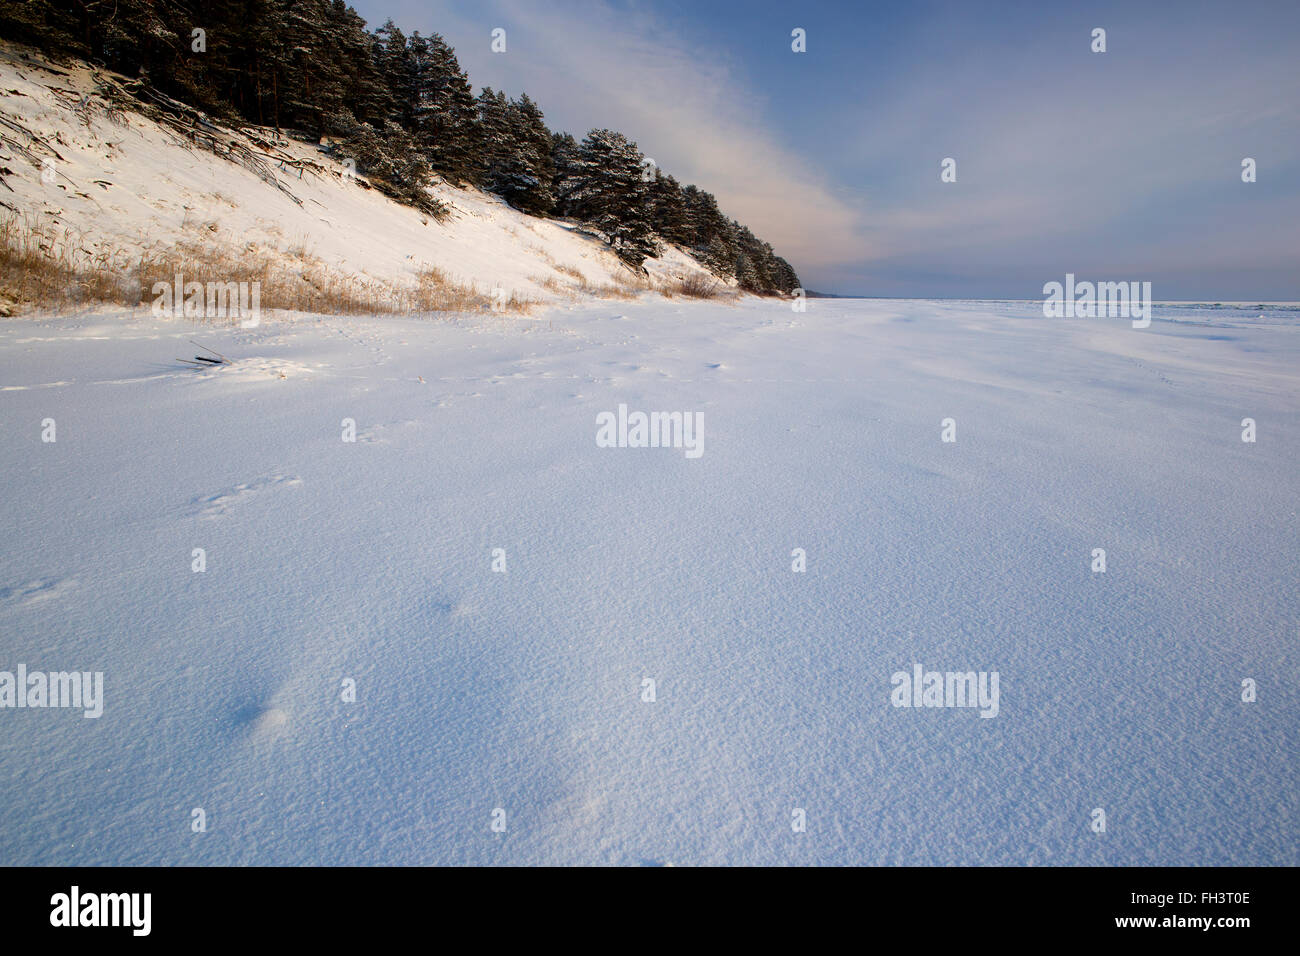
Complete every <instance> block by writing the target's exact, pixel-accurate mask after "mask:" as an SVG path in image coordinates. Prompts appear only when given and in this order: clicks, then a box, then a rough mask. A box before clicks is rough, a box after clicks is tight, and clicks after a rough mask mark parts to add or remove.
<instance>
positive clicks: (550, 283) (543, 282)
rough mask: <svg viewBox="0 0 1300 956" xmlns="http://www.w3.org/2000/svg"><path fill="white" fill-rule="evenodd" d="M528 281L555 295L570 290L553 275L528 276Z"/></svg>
mask: <svg viewBox="0 0 1300 956" xmlns="http://www.w3.org/2000/svg"><path fill="white" fill-rule="evenodd" d="M528 281H530V282H535V283H537V284H538V285H539V286H541V287H542V288H543V289H546V290H547V291H548V292H554V293H555V294H556V295H563V294H564V293H565V292H571V291H572V290H571V289H569V288H567V287H566V286H564V285H561V284H560V280H559V279H557V278H555V276H529V277H528Z"/></svg>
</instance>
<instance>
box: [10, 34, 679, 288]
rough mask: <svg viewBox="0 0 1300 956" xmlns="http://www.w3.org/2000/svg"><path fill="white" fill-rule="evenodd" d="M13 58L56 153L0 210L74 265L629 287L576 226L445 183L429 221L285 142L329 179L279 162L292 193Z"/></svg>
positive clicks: (660, 276)
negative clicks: (424, 274) (145, 259)
mask: <svg viewBox="0 0 1300 956" xmlns="http://www.w3.org/2000/svg"><path fill="white" fill-rule="evenodd" d="M19 55H20V54H19V52H18V48H15V47H13V46H11V45H8V44H0V89H3V90H4V96H3V111H4V113H5V114H6V115H7V116H8V117H10V118H12V119H13V120H15V121H16V122H18V123H19V124H20V125H21V126H23V127H25V128H27V129H30V130H32V131H33V132H37V133H38V134H39V135H41V136H43V137H44V138H46V139H47V140H49V141H50V142H51V143H53V144H54V147H55V149H56V150H57V151H58V153H59V156H60V157H61V158H60V159H59V160H57V161H55V163H54V171H53V175H47V176H46V179H51V180H52V181H49V182H47V181H45V180H44V179H42V171H43V169H42V168H40V167H37V166H34V165H32V164H31V163H28V162H26V161H24V160H21V159H15V160H14V161H11V162H10V164H9V167H10V169H12V171H13V172H12V174H11V175H8V176H6V177H5V181H6V182H7V184H8V185H9V186H10V187H11V190H12V191H9V190H5V191H3V192H0V201H3V202H4V204H5V205H6V206H8V207H9V210H10V214H12V215H17V216H19V217H21V218H22V219H23V220H24V221H25V222H27V223H30V224H31V225H32V226H33V227H34V228H35V229H36V230H37V231H38V232H39V233H40V234H41V235H43V236H46V237H48V238H50V239H51V240H52V241H53V242H54V243H55V245H56V248H57V249H59V250H60V251H61V250H62V248H63V247H64V246H68V247H70V248H72V249H73V250H75V252H76V259H77V260H78V261H79V262H87V261H92V260H94V259H97V258H100V257H107V258H110V259H112V260H114V261H124V262H132V261H138V260H139V258H140V256H141V255H142V254H146V253H155V254H156V253H159V252H162V251H165V250H168V249H171V248H174V247H175V246H176V245H177V244H178V243H182V242H193V241H198V242H200V243H202V244H203V245H204V246H205V247H214V248H226V249H237V250H243V249H245V248H246V247H248V246H249V244H252V249H253V250H254V254H255V255H256V256H257V257H258V258H259V260H260V259H267V258H269V259H271V260H273V261H274V260H279V261H280V262H281V264H282V267H283V268H293V267H294V265H295V264H296V263H297V264H300V262H301V258H302V256H303V254H304V253H305V254H306V255H309V256H311V257H313V258H316V259H319V260H320V261H322V262H323V263H324V264H325V266H326V267H328V268H330V269H332V270H334V271H335V273H336V274H338V275H341V276H352V275H357V276H366V277H370V278H373V279H378V280H381V281H384V282H389V283H394V284H398V285H401V284H409V283H411V282H413V281H414V280H415V276H416V273H417V271H418V270H419V269H421V268H425V267H429V266H435V267H437V268H439V269H441V270H442V271H443V272H444V273H446V274H447V275H448V276H449V278H450V279H451V280H453V281H455V282H456V283H458V284H462V285H465V286H473V287H475V288H477V289H479V290H490V289H493V288H502V289H504V290H505V291H506V292H508V293H514V294H515V295H516V296H517V297H518V298H520V299H526V300H533V301H542V302H545V301H557V300H565V299H569V298H572V297H573V296H574V295H579V294H582V292H583V290H582V289H581V286H582V284H583V283H582V282H581V281H580V279H579V278H578V276H579V275H580V276H581V278H582V279H584V280H585V282H586V284H587V285H588V286H591V287H596V288H598V289H599V288H600V287H602V286H609V285H611V284H613V285H618V284H620V283H626V282H628V281H629V280H633V279H634V278H635V277H634V276H633V275H632V273H631V272H630V271H629V270H628V269H627V268H626V267H624V266H623V265H621V264H620V263H619V262H618V260H617V258H616V257H615V256H613V255H612V254H611V253H610V252H609V251H608V250H607V249H606V247H605V246H604V245H603V243H601V242H599V241H598V240H596V239H594V238H592V237H591V236H589V235H585V234H582V233H581V232H578V231H576V229H575V227H574V226H573V225H572V224H570V223H565V222H559V221H555V220H543V219H537V218H534V217H531V216H527V215H524V214H523V213H520V212H518V211H516V210H514V209H511V208H510V207H509V206H507V205H506V204H505V203H504V202H502V201H501V200H500V199H499V198H497V197H496V196H492V195H490V194H487V193H483V192H480V191H479V190H475V189H458V188H454V187H451V186H447V185H445V184H443V185H439V186H437V187H436V188H434V189H433V193H434V194H435V195H436V196H437V197H438V198H439V199H440V200H442V201H443V202H444V203H447V204H448V205H449V206H450V207H451V208H452V216H451V218H450V220H449V221H446V222H443V223H438V222H434V221H432V220H430V219H429V218H428V217H426V216H424V215H423V214H421V213H420V212H418V211H416V210H414V209H411V208H409V207H406V206H402V205H400V204H398V203H396V202H394V201H392V200H390V199H388V198H387V197H385V196H383V195H382V194H381V193H380V192H379V191H378V190H375V189H369V188H364V187H363V185H361V184H360V183H361V182H364V177H360V178H359V180H358V179H357V178H354V179H351V180H350V179H348V178H347V176H346V175H345V169H344V167H343V166H342V164H340V163H338V162H336V161H334V160H331V159H329V158H328V157H326V156H325V155H324V154H323V153H322V152H321V151H320V150H319V149H318V148H317V147H316V146H314V145H311V144H307V143H302V142H297V141H294V140H291V139H288V138H283V139H282V140H281V141H280V142H279V144H278V146H279V149H280V150H281V151H283V152H285V153H287V154H288V155H290V156H291V157H293V158H294V159H296V160H307V161H311V162H313V163H317V164H324V165H325V166H326V173H325V174H314V173H312V172H310V171H309V172H306V173H302V172H301V171H300V170H296V169H294V168H292V167H289V166H279V167H276V169H275V173H276V176H277V178H278V179H279V180H280V182H281V183H282V184H283V185H284V186H285V188H286V190H287V192H286V191H282V190H279V189H277V188H275V187H274V186H272V185H269V184H267V183H266V182H264V181H263V180H262V179H260V178H259V177H258V176H257V175H256V174H255V173H254V172H253V171H251V170H249V169H246V168H244V167H243V166H240V165H238V164H236V163H234V162H230V161H228V160H226V159H223V158H218V157H217V156H214V155H213V154H212V153H211V152H209V151H207V150H204V149H200V148H195V147H194V146H193V145H191V144H189V143H188V142H186V141H185V140H184V139H183V138H182V137H180V136H178V135H177V134H175V133H174V132H172V131H170V130H168V129H166V128H164V127H162V126H160V125H158V124H157V123H155V122H153V121H152V120H150V119H148V118H146V117H143V116H141V115H138V114H133V113H127V114H125V115H122V116H110V115H108V114H107V113H106V112H105V110H104V109H103V106H104V103H103V101H102V99H101V98H99V97H98V96H97V95H96V93H95V82H94V75H93V73H92V71H91V70H90V69H89V68H88V67H71V68H68V71H69V72H68V75H66V76H60V75H58V74H55V73H52V72H49V71H47V70H42V69H39V68H37V67H36V66H33V65H25V64H23V63H22V62H21V61H19V60H18V59H16V57H18V56H19ZM56 91H62V95H60V93H59V92H56ZM83 96H85V97H88V100H87V105H83V104H82V103H81V97H83ZM244 142H248V141H247V140H246V139H245V140H244ZM250 145H251V146H252V148H253V149H254V151H256V150H257V146H256V145H255V144H250ZM300 177H301V178H300ZM290 194H291V195H292V197H293V198H291V195H290ZM295 199H296V200H297V201H296V202H295ZM645 265H646V269H647V271H648V272H649V274H650V278H651V279H652V280H667V279H673V278H683V277H685V276H687V275H690V274H691V273H695V272H702V271H704V270H703V269H702V268H701V267H700V266H699V265H698V264H697V263H696V262H695V260H693V259H692V258H691V257H690V256H688V255H686V254H685V253H684V252H682V251H681V250H679V249H677V248H676V247H673V246H668V245H665V247H664V251H663V253H662V255H661V257H660V258H659V259H654V260H649V261H647V262H646V264H645ZM561 270H566V271H561ZM575 273H576V274H577V275H575ZM205 278H207V277H205ZM557 287H558V288H557Z"/></svg>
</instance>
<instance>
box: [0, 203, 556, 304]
mask: <svg viewBox="0 0 1300 956" xmlns="http://www.w3.org/2000/svg"><path fill="white" fill-rule="evenodd" d="M194 225H196V226H199V227H200V228H198V229H195V230H194V231H196V232H198V231H200V229H203V227H206V226H207V225H208V224H206V223H203V224H194ZM203 231H206V232H209V233H210V230H207V229H203ZM89 245H90V244H89V243H87V242H85V241H84V240H83V238H82V237H81V236H79V235H76V234H74V233H72V232H70V231H68V230H64V232H62V233H61V234H57V235H50V234H47V233H44V232H42V231H41V230H39V229H37V228H36V227H35V226H34V224H33V223H32V222H31V221H30V220H20V219H17V218H16V217H9V218H5V219H0V315H12V314H15V313H17V312H18V311H20V310H22V309H24V308H39V309H68V308H74V307H82V306H87V305H93V304H97V303H106V304H111V305H122V306H128V307H135V306H138V305H140V304H141V303H144V302H151V301H152V293H151V290H152V289H153V287H154V284H155V283H159V282H162V283H166V284H168V285H170V284H172V283H173V282H174V280H175V277H176V276H177V275H180V276H183V277H184V279H183V281H185V282H201V283H205V284H206V283H207V282H209V281H215V282H222V283H227V282H248V283H254V282H256V283H258V289H259V293H260V307H261V308H262V309H282V310H286V311H296V312H310V313H318V314H327V315H340V314H375V313H385V314H393V313H404V312H489V311H490V312H527V311H528V310H529V308H530V307H531V306H533V305H534V304H535V303H534V302H533V301H532V300H530V299H526V298H522V297H520V296H519V295H518V293H515V292H513V291H512V292H510V293H509V295H506V293H505V292H504V291H501V290H492V291H490V292H480V291H479V290H478V289H477V288H475V287H474V286H465V285H462V284H460V283H457V282H454V281H452V280H451V279H450V278H449V277H448V276H447V275H446V274H445V273H444V272H442V271H441V270H439V269H437V268H432V267H428V268H425V269H423V270H421V271H420V272H419V273H418V274H417V278H416V282H415V283H414V284H413V285H399V284H396V283H392V282H386V281H381V280H378V279H374V278H372V277H370V276H364V275H357V274H355V273H347V272H340V271H339V270H337V269H333V268H330V267H329V266H327V265H326V264H325V263H324V262H322V261H321V260H320V259H319V258H318V257H317V256H314V255H312V254H311V253H310V252H309V251H308V250H307V248H306V247H305V246H304V245H302V244H296V245H294V246H293V247H291V248H289V249H287V250H284V251H283V252H281V251H278V250H275V249H268V248H265V247H261V246H258V245H257V244H255V243H247V244H245V245H243V246H239V247H236V246H230V245H216V244H214V242H213V237H212V236H211V235H210V234H208V235H206V236H204V237H203V238H193V239H185V240H182V241H180V242H177V243H175V244H173V245H171V246H168V247H165V248H161V249H156V250H151V251H149V252H147V253H146V254H144V255H142V256H140V255H132V254H129V253H127V252H125V251H122V250H107V251H103V250H100V251H96V250H94V249H92V248H88V246H89Z"/></svg>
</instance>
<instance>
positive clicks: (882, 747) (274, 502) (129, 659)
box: [0, 296, 1300, 865]
mask: <svg viewBox="0 0 1300 956" xmlns="http://www.w3.org/2000/svg"><path fill="white" fill-rule="evenodd" d="M1261 314H1262V315H1263V318H1260V317H1259V316H1260V315H1261ZM1298 317H1300V312H1297V311H1295V310H1292V309H1271V308H1270V309H1260V308H1253V309H1198V308H1195V307H1190V306H1179V307H1176V308H1163V309H1162V308H1160V307H1159V306H1158V307H1157V309H1156V320H1155V322H1154V323H1153V324H1152V326H1151V327H1150V328H1149V329H1146V330H1134V329H1132V328H1131V327H1130V325H1129V323H1128V322H1127V321H1125V320H1105V319H1077V320H1048V319H1044V318H1042V316H1041V309H1040V307H1039V304H1037V303H1028V304H1018V303H976V302H944V303H941V302H920V301H883V300H882V301H854V300H838V301H831V300H818V301H814V302H812V303H811V304H810V309H809V311H808V312H807V313H806V314H798V313H794V312H792V311H791V308H790V306H789V304H788V303H780V302H763V301H757V300H747V301H746V302H744V303H742V304H740V305H719V304H700V303H683V302H682V301H681V300H673V301H665V300H663V299H661V298H658V297H652V296H646V297H644V298H642V299H640V300H637V301H632V302H621V303H614V304H610V303H594V304H590V303H589V304H586V305H582V306H580V307H576V308H565V307H562V306H557V307H553V308H551V309H549V310H547V311H542V312H540V313H538V314H536V315H534V316H533V317H532V318H518V317H499V316H489V317H478V318H472V319H470V318H465V319H446V318H411V319H392V318H379V319H371V318H359V319H351V318H329V319H314V318H299V319H298V320H296V321H292V322H289V321H264V322H263V324H262V325H261V326H260V327H258V328H254V329H247V330H243V329H237V328H236V329H232V328H230V327H225V326H222V327H216V326H195V325H192V324H189V323H185V322H180V321H169V320H160V319H155V318H153V317H150V316H149V315H147V313H146V312H144V311H142V312H140V313H137V314H136V315H135V316H126V315H122V314H113V313H106V312H101V313H98V314H94V315H88V316H82V317H75V318H59V319H44V320H42V319H21V320H19V319H11V320H4V321H3V322H0V389H3V390H2V391H0V479H2V480H3V485H4V489H5V494H4V496H3V499H0V516H2V518H0V527H3V529H4V532H3V535H4V537H3V541H4V543H3V548H0V670H8V671H13V670H14V669H15V668H16V666H17V665H18V664H20V663H21V664H24V665H25V666H26V667H27V668H28V670H30V671H36V670H42V671H61V670H73V669H75V670H79V671H88V672H95V671H101V672H102V673H103V675H104V700H103V715H102V717H100V718H98V719H87V718H84V717H82V716H81V714H80V712H74V711H71V710H55V709H23V710H17V709H4V710H0V723H3V734H0V862H3V863H5V864H193V863H199V864H215V863H222V864H227V863H258V864H297V863H321V864H369V863H609V864H663V863H671V864H674V865H689V864H711V863H756V864H767V863H814V862H820V863H942V864H948V863H1031V864H1264V863H1271V864H1291V865H1294V864H1296V863H1300V855H1298V852H1297V837H1298V836H1300V827H1298V825H1297V821H1298V820H1300V798H1298V797H1297V788H1296V779H1297V778H1296V768H1297V756H1298V755H1300V748H1298V746H1297V745H1298V743H1300V726H1298V722H1297V719H1296V717H1297V712H1298V711H1297V705H1298V704H1300V694H1298V693H1297V675H1298V674H1300V671H1298V670H1297V664H1300V654H1298V653H1297V637H1298V636H1300V589H1297V586H1296V556H1297V547H1296V546H1297V541H1300V527H1298V523H1297V517H1296V510H1297V500H1298V498H1300V495H1298V492H1300V469H1297V463H1298V462H1300V422H1298V421H1297V411H1300V392H1298V390H1297V385H1298V384H1300V371H1298V369H1300V324H1297V318H1298ZM190 338H196V339H198V340H199V341H200V342H202V343H205V344H207V345H210V346H211V347H213V348H215V349H217V350H219V351H221V352H222V353H224V354H225V355H227V356H229V357H230V358H231V359H232V360H233V361H234V363H235V364H234V365H233V366H231V367H227V368H219V369H211V370H204V371H194V370H190V369H185V368H181V367H179V366H178V365H177V363H176V362H175V359H176V358H177V357H180V356H191V355H193V354H195V352H196V351H197V350H196V349H195V347H194V346H192V345H190V344H189V343H188V342H187V341H186V340H187V339H190ZM620 404H625V405H627V406H628V409H629V410H631V411H636V410H641V411H647V412H649V411H683V412H695V413H700V414H701V415H702V422H703V433H702V435H703V454H702V455H701V456H700V457H698V458H688V457H687V456H686V455H685V454H684V453H683V451H682V450H681V449H674V448H601V447H598V446H597V443H596V440H595V439H596V419H597V416H598V414H600V413H601V412H606V411H617V409H618V406H619V405H620ZM945 418H952V419H954V420H955V427H956V438H957V440H956V442H952V443H945V442H943V441H941V422H942V420H943V419H945ZM1244 418H1251V419H1254V421H1255V422H1256V428H1257V441H1256V442H1254V443H1246V442H1243V441H1242V437H1241V436H1242V424H1241V423H1242V420H1243V419H1244ZM46 419H53V420H54V425H55V428H56V432H55V438H56V441H54V442H43V441H42V438H41V436H42V432H43V431H44V430H45V429H46V428H47V424H46V423H45V420H46ZM344 419H353V420H355V423H356V441H355V442H345V441H344V440H343V425H342V422H343V420H344ZM196 548H202V549H204V552H205V560H206V570H205V571H203V572H202V573H196V572H195V571H193V570H192V565H193V561H194V558H193V551H194V549H196ZM496 548H500V549H504V554H505V561H506V566H505V567H506V570H505V572H504V573H500V572H494V571H493V569H492V566H493V561H494V558H493V549H496ZM796 548H802V549H804V550H805V551H806V554H807V570H806V572H804V573H795V572H794V571H792V557H791V552H792V551H793V550H794V549H796ZM1095 548H1104V549H1105V551H1106V557H1107V568H1106V571H1105V573H1094V572H1093V571H1092V563H1093V557H1092V553H1093V549H1095ZM915 664H921V665H922V666H923V667H924V668H925V669H926V670H931V669H933V670H939V671H962V672H965V671H977V672H979V671H984V672H993V671H996V672H997V673H998V674H999V676H1000V684H999V686H1000V701H999V707H998V713H997V716H996V717H992V718H990V719H984V718H982V717H981V716H980V713H979V711H977V710H975V709H970V708H964V709H963V708H955V709H947V708H934V709H929V708H921V709H912V708H907V709H905V708H900V707H896V706H894V705H893V704H892V703H891V691H892V690H893V686H892V684H891V679H892V675H893V674H895V673H896V672H900V671H901V672H911V670H912V668H913V666H914V665H915ZM1246 678H1250V679H1252V680H1254V681H1255V682H1257V687H1258V691H1257V693H1258V699H1257V700H1255V701H1254V702H1243V700H1242V694H1243V690H1242V681H1243V679H1246ZM348 679H351V680H354V681H355V682H356V698H357V699H356V701H355V702H351V703H350V702H345V701H344V700H342V699H341V698H342V696H343V690H342V689H343V687H344V681H345V680H348ZM646 679H652V680H654V681H655V700H654V701H653V702H647V701H645V700H643V696H645V691H644V684H643V681H645V680H646ZM195 808H202V809H203V810H204V813H205V820H206V832H201V833H196V832H193V830H192V819H193V816H192V814H193V811H194V810H195ZM498 808H500V809H501V810H504V821H505V832H493V829H492V823H493V812H494V810H496V809H498ZM796 808H799V809H802V810H804V811H805V813H806V820H807V828H806V832H802V833H797V832H794V830H793V828H792V825H791V824H792V821H793V820H794V819H795V816H794V810H795V809H796ZM1096 808H1101V809H1103V810H1104V811H1105V814H1106V830H1105V832H1104V833H1097V832H1094V830H1093V827H1092V824H1093V820H1094V814H1093V811H1094V809H1096ZM500 818H501V815H500V814H498V819H500Z"/></svg>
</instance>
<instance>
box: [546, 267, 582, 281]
mask: <svg viewBox="0 0 1300 956" xmlns="http://www.w3.org/2000/svg"><path fill="white" fill-rule="evenodd" d="M552 268H553V269H555V271H556V272H558V273H560V275H565V276H568V277H569V278H571V279H577V280H578V282H579V284H580V285H586V284H587V277H586V276H585V275H583V274H582V272H581V271H580V270H578V269H575V268H574V267H573V266H566V265H553V266H552Z"/></svg>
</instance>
